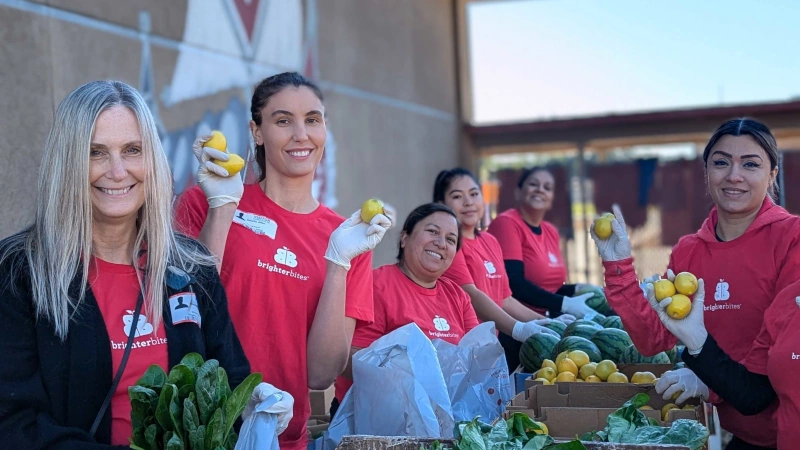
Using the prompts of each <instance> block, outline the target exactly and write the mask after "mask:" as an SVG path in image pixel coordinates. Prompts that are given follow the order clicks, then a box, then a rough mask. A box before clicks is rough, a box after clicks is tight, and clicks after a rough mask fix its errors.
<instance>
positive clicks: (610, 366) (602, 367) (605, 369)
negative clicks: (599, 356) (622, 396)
mask: <svg viewBox="0 0 800 450" xmlns="http://www.w3.org/2000/svg"><path fill="white" fill-rule="evenodd" d="M616 371H617V365H616V364H614V361H609V360H607V359H604V360H602V361H600V362H599V363H597V367H596V368H595V370H594V374H595V375H597V377H598V378H600V379H601V380H603V381H606V380H608V376H609V375H611V374H612V373H615V372H616Z"/></svg>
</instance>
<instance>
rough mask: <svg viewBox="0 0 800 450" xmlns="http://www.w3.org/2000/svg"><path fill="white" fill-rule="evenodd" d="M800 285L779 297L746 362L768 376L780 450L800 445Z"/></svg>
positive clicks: (772, 306) (771, 307)
mask: <svg viewBox="0 0 800 450" xmlns="http://www.w3.org/2000/svg"><path fill="white" fill-rule="evenodd" d="M798 299H800V282H796V283H794V284H792V285H790V286H789V287H787V288H786V289H784V290H783V291H781V292H780V294H778V297H777V298H776V299H775V301H774V302H772V305H771V306H770V307H769V309H767V312H766V314H765V315H764V325H763V327H762V329H761V333H760V334H759V336H758V338H757V339H756V342H755V344H754V345H753V349H752V350H751V351H750V354H749V355H748V356H747V358H745V361H744V364H745V365H746V366H747V368H748V370H750V371H751V372H755V373H760V374H762V375H767V376H769V381H770V383H771V384H772V387H773V389H775V393H776V394H778V408H777V411H776V413H775V419H776V422H777V425H778V448H781V449H784V448H794V446H795V445H797V442H800V428H798V426H797V419H798V417H800V388H798V385H797V373H798V371H800V314H798V313H797V311H798V310H800V303H798Z"/></svg>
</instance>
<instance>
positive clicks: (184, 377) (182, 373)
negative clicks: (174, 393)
mask: <svg viewBox="0 0 800 450" xmlns="http://www.w3.org/2000/svg"><path fill="white" fill-rule="evenodd" d="M167 383H171V384H174V385H175V386H176V387H177V388H178V389H180V388H182V387H184V386H187V385H194V372H192V369H190V368H188V367H186V366H183V365H180V364H178V365H177V366H175V367H173V368H172V370H170V371H169V376H168V377H167ZM187 395H188V394H187Z"/></svg>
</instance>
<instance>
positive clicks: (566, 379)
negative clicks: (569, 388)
mask: <svg viewBox="0 0 800 450" xmlns="http://www.w3.org/2000/svg"><path fill="white" fill-rule="evenodd" d="M574 381H575V374H574V373H572V372H561V373H560V374H558V376H557V377H556V380H555V381H554V383H572V382H574Z"/></svg>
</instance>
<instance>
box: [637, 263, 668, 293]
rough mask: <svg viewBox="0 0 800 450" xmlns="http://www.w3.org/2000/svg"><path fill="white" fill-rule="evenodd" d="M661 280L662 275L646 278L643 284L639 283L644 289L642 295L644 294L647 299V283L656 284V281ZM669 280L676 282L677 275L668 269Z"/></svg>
mask: <svg viewBox="0 0 800 450" xmlns="http://www.w3.org/2000/svg"><path fill="white" fill-rule="evenodd" d="M660 279H661V275H659V274H655V275H653V276H651V277H648V278H645V279H644V280H643V281H642V282H641V283H639V287H640V288H641V289H642V293H643V294H644V296H645V298H647V289H646V288H647V283H652V284H655V283H656V281H658V280H660ZM667 279H668V280H669V281H673V282H674V281H675V273H673V272H672V269H667Z"/></svg>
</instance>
